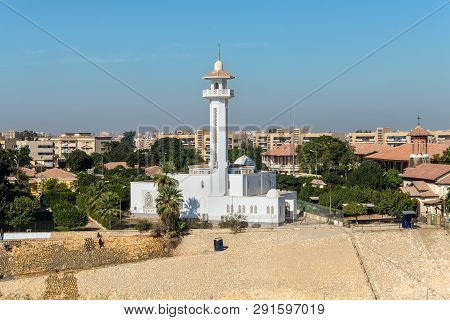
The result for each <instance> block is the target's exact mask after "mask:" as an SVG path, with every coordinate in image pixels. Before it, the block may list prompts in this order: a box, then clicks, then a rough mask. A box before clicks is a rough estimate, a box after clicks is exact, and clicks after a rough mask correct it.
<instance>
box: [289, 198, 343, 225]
mask: <svg viewBox="0 0 450 320" xmlns="http://www.w3.org/2000/svg"><path fill="white" fill-rule="evenodd" d="M297 204H298V209H299V210H300V212H301V213H309V214H314V215H317V216H320V217H322V218H326V219H328V220H330V221H331V220H337V221H341V222H343V221H344V213H343V212H342V210H339V209H336V208H330V207H325V206H321V205H320V204H316V203H312V202H308V201H303V200H298V201H297Z"/></svg>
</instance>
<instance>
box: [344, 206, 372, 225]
mask: <svg viewBox="0 0 450 320" xmlns="http://www.w3.org/2000/svg"><path fill="white" fill-rule="evenodd" d="M344 213H345V214H346V215H349V216H354V217H355V218H356V223H358V216H360V215H363V214H367V208H366V207H365V206H363V205H362V204H359V203H356V202H350V203H349V204H347V205H346V206H345V207H344Z"/></svg>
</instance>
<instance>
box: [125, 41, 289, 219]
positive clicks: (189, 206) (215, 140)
mask: <svg viewBox="0 0 450 320" xmlns="http://www.w3.org/2000/svg"><path fill="white" fill-rule="evenodd" d="M203 79H205V80H208V81H209V82H210V85H209V88H208V89H205V90H203V98H206V99H208V101H209V117H210V158H209V163H208V164H207V165H193V166H190V167H189V173H177V174H173V175H171V176H172V177H173V178H174V179H176V180H177V181H178V183H179V184H178V188H179V190H180V191H181V194H182V196H183V204H182V206H181V210H180V214H181V216H182V217H185V218H197V219H202V220H208V221H210V222H212V223H217V222H220V220H221V219H222V217H224V216H226V215H230V214H240V215H243V216H245V217H246V219H247V222H248V223H249V224H250V225H259V226H278V225H282V224H284V223H285V222H287V221H292V219H293V217H294V215H295V213H296V210H297V193H296V192H295V191H280V190H277V189H276V173H275V172H269V171H256V164H255V161H253V160H252V159H250V158H249V157H247V156H242V157H240V158H239V159H237V160H236V161H235V162H234V163H232V164H230V163H229V162H228V101H229V100H230V99H231V98H233V97H234V91H233V90H232V89H229V88H228V86H227V81H228V80H231V79H234V76H232V75H231V74H230V73H229V72H227V71H225V70H224V68H223V62H222V60H221V58H220V48H219V57H218V59H217V61H216V62H215V63H214V69H213V70H212V71H210V72H208V73H207V74H206V75H205V76H204V77H203ZM157 196H158V187H157V185H156V184H155V183H153V182H152V181H139V182H131V201H130V203H131V208H130V209H131V210H130V211H131V213H132V214H134V215H136V216H152V215H157V212H156V201H155V200H156V198H157Z"/></svg>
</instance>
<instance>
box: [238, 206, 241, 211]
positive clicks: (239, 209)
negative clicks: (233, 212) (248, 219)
mask: <svg viewBox="0 0 450 320" xmlns="http://www.w3.org/2000/svg"><path fill="white" fill-rule="evenodd" d="M238 213H241V205H239V206H238Z"/></svg>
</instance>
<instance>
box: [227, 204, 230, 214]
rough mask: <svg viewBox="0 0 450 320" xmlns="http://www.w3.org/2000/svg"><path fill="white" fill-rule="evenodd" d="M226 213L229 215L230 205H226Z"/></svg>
mask: <svg viewBox="0 0 450 320" xmlns="http://www.w3.org/2000/svg"><path fill="white" fill-rule="evenodd" d="M227 213H230V205H229V204H227Z"/></svg>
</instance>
